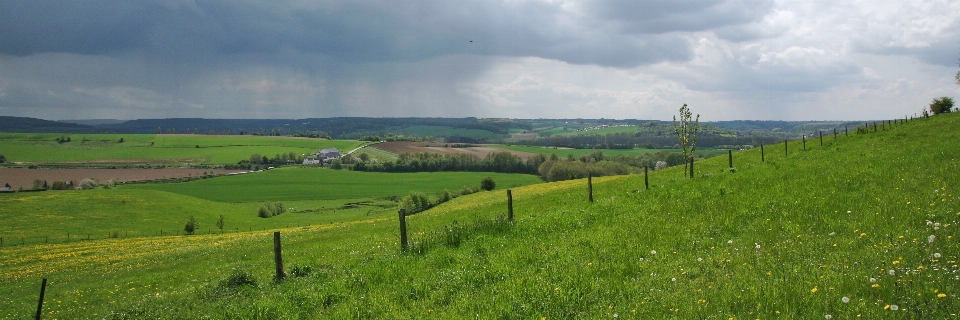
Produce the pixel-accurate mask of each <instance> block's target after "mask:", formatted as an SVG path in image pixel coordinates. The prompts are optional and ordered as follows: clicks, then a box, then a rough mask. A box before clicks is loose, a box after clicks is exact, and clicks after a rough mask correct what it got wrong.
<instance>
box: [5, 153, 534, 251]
mask: <svg viewBox="0 0 960 320" xmlns="http://www.w3.org/2000/svg"><path fill="white" fill-rule="evenodd" d="M488 176H489V177H491V178H493V179H494V181H496V182H497V183H498V187H499V188H501V189H502V188H507V187H515V186H522V185H529V184H536V183H540V182H543V180H541V179H540V178H539V177H536V176H533V175H522V174H504V173H482V172H439V173H372V172H354V171H346V170H332V169H318V168H281V169H273V170H267V171H262V172H255V173H247V174H242V175H234V176H225V177H218V178H211V179H204V180H196V181H191V182H184V183H164V184H156V183H149V184H127V185H120V186H117V187H115V188H112V189H107V190H105V189H94V190H69V191H45V192H30V193H14V194H0V219H3V220H4V221H6V223H4V224H3V225H0V237H3V238H4V239H3V241H4V242H5V243H4V245H5V246H10V245H19V244H21V243H25V244H39V243H48V242H56V243H60V242H66V241H68V240H86V239H87V238H88V237H90V238H91V239H104V238H110V237H117V238H124V237H141V236H160V235H161V232H165V234H167V235H170V234H174V235H176V234H182V233H183V228H184V224H185V223H186V221H187V219H188V217H190V216H193V217H194V218H195V219H197V221H198V223H200V228H199V232H200V233H211V232H219V231H220V230H218V227H217V226H216V221H217V220H218V219H219V217H220V216H221V215H222V216H223V217H224V224H225V227H224V229H225V230H224V231H234V232H237V231H252V230H254V229H260V230H265V229H271V228H284V227H294V226H307V225H318V224H325V223H334V222H345V221H354V220H365V219H371V218H375V217H378V216H380V215H383V214H386V213H395V212H396V210H397V209H396V208H397V202H396V198H400V197H403V196H405V195H407V194H408V193H410V192H411V191H420V192H425V193H427V194H429V195H431V196H432V195H433V194H435V193H438V192H441V191H443V190H451V191H459V190H460V189H461V188H463V187H470V188H479V186H480V180H481V179H483V178H484V177H488ZM267 202H280V203H282V204H283V205H284V207H285V208H287V211H288V212H287V213H285V214H282V215H279V216H275V217H271V218H266V219H264V218H260V217H258V216H257V210H258V209H259V207H260V206H261V205H263V204H264V203H267ZM68 233H69V234H70V237H71V238H70V239H67V237H68V235H67V234H68ZM21 238H23V240H21Z"/></svg>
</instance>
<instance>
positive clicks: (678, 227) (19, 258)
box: [0, 114, 960, 319]
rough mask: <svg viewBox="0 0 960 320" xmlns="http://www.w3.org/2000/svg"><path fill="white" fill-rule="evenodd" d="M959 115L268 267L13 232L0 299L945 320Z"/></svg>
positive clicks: (244, 257) (391, 226) (447, 207)
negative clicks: (281, 269) (16, 242)
mask: <svg viewBox="0 0 960 320" xmlns="http://www.w3.org/2000/svg"><path fill="white" fill-rule="evenodd" d="M958 126H960V115H954V114H948V115H939V116H935V117H933V118H931V119H923V120H915V121H913V122H911V123H908V124H898V125H895V126H894V127H893V128H888V129H887V130H883V131H880V132H876V133H874V132H870V133H868V134H862V135H856V134H851V135H850V136H849V137H845V136H840V137H838V138H837V139H836V140H834V139H825V144H824V146H823V147H821V146H819V145H818V144H817V145H815V144H812V143H808V145H807V148H806V150H803V147H802V145H801V143H800V141H792V142H790V144H789V149H788V150H787V151H788V152H784V149H783V148H778V147H777V146H767V147H766V148H765V160H766V161H764V162H761V155H760V150H758V149H752V150H747V151H741V152H736V153H734V155H733V162H734V167H735V170H731V169H729V168H728V167H727V166H728V164H727V160H728V159H727V158H726V157H714V158H709V159H705V160H702V161H697V162H696V163H695V177H694V178H690V177H688V176H687V172H686V171H685V170H684V168H683V167H673V168H669V169H665V170H661V171H655V172H651V173H650V176H649V181H650V189H647V188H645V186H644V177H643V175H630V176H616V177H601V178H596V179H593V191H594V199H595V201H594V202H593V203H591V202H588V201H587V188H586V181H585V180H570V181H563V182H556V183H542V184H536V185H530V186H523V187H517V188H513V189H512V191H513V204H514V214H515V220H514V221H512V222H511V221H505V220H504V219H503V218H502V217H503V214H504V212H505V211H506V199H505V198H506V197H505V195H504V192H481V193H477V194H473V195H468V196H463V197H460V198H457V199H454V200H453V201H450V202H447V203H444V204H442V205H440V206H438V207H435V208H434V209H431V210H428V211H425V212H422V213H419V214H416V215H413V216H409V217H407V223H408V232H409V235H410V239H411V243H410V249H409V250H408V251H405V252H404V251H401V250H400V249H399V244H398V232H399V231H398V223H397V221H396V217H395V216H391V215H388V214H385V215H383V216H381V217H377V218H374V219H368V220H362V221H353V222H347V223H338V224H329V225H322V226H311V227H299V228H293V227H291V228H286V229H282V230H280V231H281V233H282V237H283V262H284V266H285V267H286V268H287V269H286V270H287V272H288V274H289V278H288V279H287V280H284V281H277V282H274V281H272V278H273V274H274V270H275V269H274V264H273V251H272V248H273V237H272V234H271V233H269V232H268V231H252V232H239V233H230V234H224V235H199V236H179V237H153V238H138V239H109V240H99V241H83V242H73V243H58V244H50V245H42V244H41V245H26V246H12V247H8V246H6V245H4V247H2V248H0V257H2V259H3V260H2V265H3V268H0V310H3V314H0V315H2V316H4V317H6V318H27V317H31V316H32V315H33V312H35V311H36V295H37V291H38V288H37V287H38V286H39V284H40V279H41V278H48V279H50V283H49V284H48V288H47V292H46V299H47V300H46V301H47V303H45V305H44V316H45V317H47V318H116V319H123V318H164V319H192V318H197V317H204V318H212V319H251V318H257V319H268V318H269V319H315V318H464V317H471V318H483V319H489V318H522V319H528V318H536V319H542V318H547V319H557V318H560V319H570V318H589V319H595V318H636V319H663V318H669V319H701V318H702V319H730V318H734V319H756V318H761V319H769V318H778V319H780V318H783V319H823V318H826V319H854V318H866V319H877V318H884V319H886V318H894V319H942V318H951V317H955V314H956V312H957V311H956V310H960V286H957V278H956V277H957V276H956V272H958V271H957V270H958V263H957V260H958V259H960V243H958V242H957V241H956V240H957V237H958V236H960V221H958V220H960V185H958V184H957V182H958V181H960V167H958V166H960V164H958V163H960V162H958V159H960V148H956V147H955V143H954V142H955V141H957V140H958V139H960V131H958V130H956V128H957V127H958ZM779 147H782V145H780V146H779ZM291 171H292V170H291ZM215 180H216V179H215ZM115 190H123V191H127V190H128V189H126V187H125V188H118V189H115ZM112 191H114V190H104V192H112ZM131 192H132V190H131ZM305 267H309V268H305ZM294 270H298V272H296V273H294ZM231 275H240V276H231ZM244 276H245V277H244ZM229 279H234V280H237V279H251V280H253V282H255V283H252V284H251V283H249V282H247V284H243V285H240V284H237V283H239V282H241V281H233V282H230V281H227V280H229ZM231 283H233V284H237V285H231Z"/></svg>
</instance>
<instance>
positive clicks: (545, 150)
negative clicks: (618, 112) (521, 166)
mask: <svg viewBox="0 0 960 320" xmlns="http://www.w3.org/2000/svg"><path fill="white" fill-rule="evenodd" d="M491 146H496V147H497V148H503V149H508V150H513V151H518V152H526V153H531V154H543V155H550V154H551V153H555V154H557V156H559V157H566V156H567V155H571V154H572V155H574V156H580V155H584V154H590V153H591V152H594V151H597V150H600V151H603V154H604V155H608V156H616V155H619V154H623V155H629V156H637V155H641V154H647V153H655V152H660V151H667V152H682V150H680V149H570V148H550V147H527V146H517V145H491ZM694 153H696V154H697V155H701V156H703V157H706V158H709V157H713V156H717V155H721V154H726V153H727V151H726V150H716V149H702V150H697V151H695V152H694Z"/></svg>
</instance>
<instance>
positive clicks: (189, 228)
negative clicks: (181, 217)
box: [183, 216, 200, 234]
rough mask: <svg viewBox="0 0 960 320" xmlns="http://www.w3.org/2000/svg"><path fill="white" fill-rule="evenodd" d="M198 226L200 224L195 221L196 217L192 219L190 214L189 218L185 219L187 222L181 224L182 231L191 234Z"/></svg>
mask: <svg viewBox="0 0 960 320" xmlns="http://www.w3.org/2000/svg"><path fill="white" fill-rule="evenodd" d="M198 228H200V224H198V223H197V219H194V218H193V216H190V219H187V224H186V225H184V226H183V232H185V233H186V234H193V232H194V231H195V230H197V229H198Z"/></svg>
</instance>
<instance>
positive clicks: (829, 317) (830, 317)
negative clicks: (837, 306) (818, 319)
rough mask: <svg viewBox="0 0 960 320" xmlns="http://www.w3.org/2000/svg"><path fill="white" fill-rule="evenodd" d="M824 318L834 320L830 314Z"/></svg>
mask: <svg viewBox="0 0 960 320" xmlns="http://www.w3.org/2000/svg"><path fill="white" fill-rule="evenodd" d="M823 318H824V319H827V320H830V319H833V316H831V315H829V314H828V315H825V316H823Z"/></svg>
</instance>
